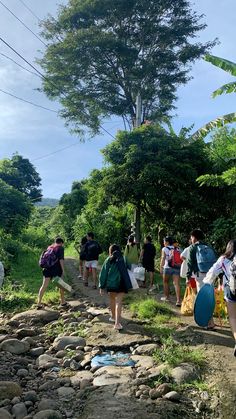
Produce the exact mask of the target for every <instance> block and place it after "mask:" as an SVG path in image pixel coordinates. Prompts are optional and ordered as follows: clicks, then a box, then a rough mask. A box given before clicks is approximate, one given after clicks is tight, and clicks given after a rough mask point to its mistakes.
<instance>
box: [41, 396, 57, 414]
mask: <svg viewBox="0 0 236 419" xmlns="http://www.w3.org/2000/svg"><path fill="white" fill-rule="evenodd" d="M50 409H53V410H55V409H57V402H56V400H53V399H42V400H41V401H40V402H39V404H38V411H39V412H41V411H42V410H50Z"/></svg>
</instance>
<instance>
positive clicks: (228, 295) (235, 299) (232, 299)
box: [224, 285, 236, 303]
mask: <svg viewBox="0 0 236 419" xmlns="http://www.w3.org/2000/svg"><path fill="white" fill-rule="evenodd" d="M224 297H225V301H227V302H228V303H236V295H234V294H232V292H231V291H230V288H229V286H228V285H225V286H224Z"/></svg>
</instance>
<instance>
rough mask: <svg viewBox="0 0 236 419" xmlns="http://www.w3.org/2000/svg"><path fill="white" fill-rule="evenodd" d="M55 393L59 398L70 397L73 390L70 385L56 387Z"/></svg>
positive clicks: (73, 392)
mask: <svg viewBox="0 0 236 419" xmlns="http://www.w3.org/2000/svg"><path fill="white" fill-rule="evenodd" d="M57 394H58V396H59V398H60V399H64V398H71V397H72V396H74V395H75V390H74V389H73V388H71V387H60V388H58V389H57Z"/></svg>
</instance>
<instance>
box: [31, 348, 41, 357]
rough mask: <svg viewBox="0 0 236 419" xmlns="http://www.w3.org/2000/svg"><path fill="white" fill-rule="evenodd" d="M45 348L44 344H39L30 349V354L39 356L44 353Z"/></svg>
mask: <svg viewBox="0 0 236 419" xmlns="http://www.w3.org/2000/svg"><path fill="white" fill-rule="evenodd" d="M43 353H44V348H43V346H39V347H38V348H33V349H31V350H30V355H31V356H33V357H38V356H39V355H43Z"/></svg>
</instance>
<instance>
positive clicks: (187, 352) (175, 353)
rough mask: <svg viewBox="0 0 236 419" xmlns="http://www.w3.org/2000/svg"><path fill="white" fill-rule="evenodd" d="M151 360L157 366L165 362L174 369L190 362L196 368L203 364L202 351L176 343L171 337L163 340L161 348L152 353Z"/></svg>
mask: <svg viewBox="0 0 236 419" xmlns="http://www.w3.org/2000/svg"><path fill="white" fill-rule="evenodd" d="M153 358H154V360H155V362H157V363H158V364H162V363H164V362H167V363H168V364H169V365H170V366H172V367H176V366H178V365H179V364H181V363H183V362H190V363H192V364H195V365H198V366H203V365H204V364H205V357H204V353H203V351H202V350H200V349H191V348H190V347H189V346H185V345H181V344H179V343H176V342H175V341H174V339H173V337H169V338H167V339H164V340H163V343H162V347H161V348H160V349H157V350H156V351H155V352H154V354H153Z"/></svg>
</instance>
